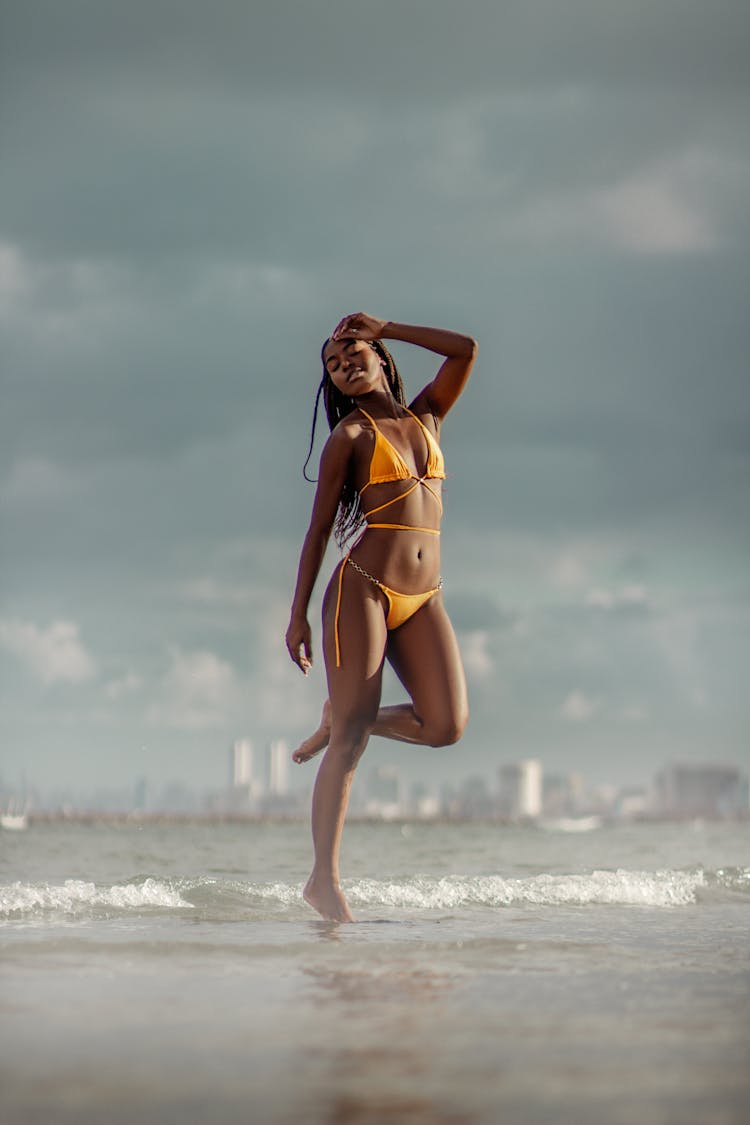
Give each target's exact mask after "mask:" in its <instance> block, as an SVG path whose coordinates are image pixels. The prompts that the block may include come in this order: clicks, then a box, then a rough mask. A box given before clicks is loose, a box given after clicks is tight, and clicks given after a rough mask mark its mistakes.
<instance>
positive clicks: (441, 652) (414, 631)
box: [372, 594, 469, 746]
mask: <svg viewBox="0 0 750 1125" xmlns="http://www.w3.org/2000/svg"><path fill="white" fill-rule="evenodd" d="M387 656H388V660H389V662H390V664H391V665H392V667H393V670H394V671H395V673H396V675H397V676H398V678H399V680H400V681H401V683H402V684H403V686H404V687H405V688H406V691H407V693H408V694H409V696H410V698H411V700H412V702H411V703H410V704H408V703H405V704H399V705H397V706H395V707H381V708H380V710H379V712H378V717H377V721H376V723H375V726H374V727H373V731H372V733H373V734H378V735H380V736H381V737H382V738H393V739H397V740H398V741H400V742H411V743H414V744H416V745H419V746H450V745H452V744H453V743H455V742H457V741H458V740H459V738H460V737H461V735H462V734H463V731H464V728H465V726H466V723H467V721H468V718H469V705H468V697H467V692H466V677H465V675H464V669H463V664H462V662H461V653H460V652H459V648H458V642H457V640H456V634H455V633H454V631H453V626H452V625H451V622H450V618H449V617H448V614H447V613H446V610H445V606H444V605H443V598H442V595H441V594H436V595H435V597H434V598H431V599H430V601H429V602H427V603H426V604H425V605H424V606H422V608H421V609H420V610H418V611H417V613H415V614H414V616H413V617H411V618H409V620H408V621H407V622H406V623H405V624H404V625H401V626H400V628H398V629H395V630H394V631H393V632H392V633H390V634H389V637H388V649H387Z"/></svg>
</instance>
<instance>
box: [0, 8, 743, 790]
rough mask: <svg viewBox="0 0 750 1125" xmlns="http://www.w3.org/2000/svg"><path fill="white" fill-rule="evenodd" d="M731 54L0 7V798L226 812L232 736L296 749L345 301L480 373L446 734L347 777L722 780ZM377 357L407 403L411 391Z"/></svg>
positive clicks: (415, 15) (443, 24) (728, 565)
mask: <svg viewBox="0 0 750 1125" xmlns="http://www.w3.org/2000/svg"><path fill="white" fill-rule="evenodd" d="M749 30H750V12H749V10H748V7H747V4H746V3H743V2H741V0H736V2H735V0H714V2H713V3H711V4H710V5H707V4H705V3H704V2H701V0H649V2H646V0H629V2H627V3H622V2H621V0H620V2H614V0H567V2H566V3H560V2H559V0H506V2H498V0H464V2H463V3H461V4H455V3H451V4H448V3H447V2H445V0H399V2H395V0H380V2H379V3H377V4H375V3H371V4H363V3H358V2H357V0H354V2H353V3H352V2H351V0H349V2H344V0H323V2H321V3H319V4H311V3H302V2H301V0H297V2H296V3H292V2H290V0H273V2H271V0H255V2H253V0H248V2H241V0H214V2H213V3H211V4H208V3H205V2H201V3H198V2H196V0H180V2H178V0H148V2H145V0H131V2H129V3H127V4H116V3H109V2H104V3H102V0H66V2H65V3H64V4H61V3H59V2H57V0H46V2H45V0H24V3H13V2H12V0H2V2H0V43H1V44H2V45H1V46H0V154H1V156H2V192H1V201H0V332H1V334H2V344H1V345H0V347H1V348H2V381H3V389H2V402H3V408H2V412H1V415H0V425H1V426H2V430H1V437H2V440H1V441H0V518H1V520H2V548H1V550H2V587H1V589H0V595H1V597H0V676H1V678H2V711H1V712H0V724H1V725H0V738H1V750H2V765H1V767H0V770H1V774H2V780H3V781H4V783H5V787H6V789H8V788H14V787H17V786H19V785H20V783H21V779H22V776H23V775H24V773H25V774H26V776H27V778H28V779H29V780H30V781H33V782H35V783H36V784H37V785H39V786H40V787H42V789H43V790H50V789H53V788H55V787H64V786H66V785H68V786H70V787H71V788H72V789H73V790H75V791H81V790H88V789H92V788H94V787H96V786H106V785H110V786H128V785H130V784H131V783H132V781H133V779H134V778H136V777H138V776H141V775H146V776H147V777H148V779H149V782H150V783H152V784H153V785H154V786H159V785H161V784H164V783H165V782H166V781H168V780H170V779H178V780H181V781H183V782H185V783H186V784H188V785H191V786H193V785H195V786H204V785H206V786H211V785H221V784H222V783H223V781H224V777H225V772H226V750H227V747H228V745H229V743H230V742H231V740H232V739H233V738H235V737H238V736H242V735H245V736H249V737H251V738H253V740H254V741H255V743H256V745H257V746H258V747H262V746H263V745H264V744H265V743H266V742H267V740H268V739H270V738H273V737H283V738H286V739H287V741H289V742H290V743H294V742H295V740H296V739H298V738H299V737H301V736H302V735H303V734H304V733H305V732H306V729H307V728H308V727H309V726H310V725H311V724H312V723H313V722H314V721H315V720H316V718H317V714H318V711H319V707H320V703H321V701H322V698H323V695H324V680H323V674H322V668H321V667H320V661H319V662H318V666H317V667H316V669H315V673H314V675H312V676H311V677H310V678H309V679H308V680H304V679H303V678H302V677H301V676H300V675H299V672H297V671H296V669H294V668H293V667H292V665H291V664H290V663H289V661H288V657H287V655H286V652H285V650H284V647H283V635H284V631H285V628H286V624H287V618H288V609H289V601H290V596H291V588H292V585H293V581H294V576H295V572H296V565H297V558H298V551H299V546H300V542H301V538H302V535H303V533H304V530H305V527H306V521H307V518H308V514H309V506H310V502H311V499H312V487H311V486H310V485H307V484H306V483H305V482H304V481H303V480H302V477H301V474H300V469H301V464H302V461H303V459H304V454H305V450H306V446H307V440H308V435H309V425H310V417H311V410H312V402H313V394H314V389H315V386H316V384H317V381H318V378H319V371H318V350H319V346H320V341H321V340H322V338H323V337H324V336H325V335H327V333H328V331H329V330H330V328H331V327H332V326H333V325H334V324H335V323H336V321H337V320H338V319H339V318H340V316H342V315H343V314H344V313H347V312H351V311H354V310H356V309H359V308H363V309H366V310H367V311H369V312H372V313H374V314H375V315H378V316H383V317H386V318H390V319H393V320H403V321H411V322H416V323H426V324H437V325H441V326H445V327H450V328H455V329H457V330H459V331H466V332H469V333H472V334H473V335H475V336H476V337H477V338H478V339H479V342H480V347H481V352H480V358H479V361H478V364H477V367H476V370H475V375H474V377H473V380H472V384H471V385H470V387H469V388H468V389H467V391H466V393H465V396H464V398H463V399H462V400H461V402H460V403H459V404H458V406H457V408H456V410H455V413H454V414H453V415H452V416H451V417H450V418H449V420H448V421H447V423H446V425H445V427H444V431H443V437H444V440H443V445H444V450H445V454H446V458H447V463H448V470H449V478H450V479H449V481H448V490H447V501H446V520H445V524H444V532H443V548H444V563H443V573H444V577H445V597H446V604H447V605H448V608H449V611H450V612H451V615H452V617H453V620H454V622H455V625H456V628H457V630H458V631H459V635H460V640H461V644H462V648H463V652H464V657H465V661H466V665H467V670H468V675H469V680H470V692H471V703H472V719H471V723H470V726H469V729H468V731H467V734H466V736H465V739H464V741H463V742H462V743H461V744H460V745H459V746H457V747H454V748H452V749H450V750H448V751H445V752H444V753H443V752H440V751H429V752H428V751H414V750H410V749H408V748H403V747H399V746H397V745H395V744H391V743H386V742H381V741H380V740H378V741H376V742H373V744H372V745H371V747H370V750H369V751H368V754H369V755H372V758H371V759H370V760H371V761H372V762H373V763H374V762H375V761H377V762H378V763H386V762H401V763H404V768H405V772H406V773H407V774H408V776H410V777H414V778H416V777H420V778H421V779H422V780H424V781H427V782H429V781H430V780H431V779H438V780H441V781H442V780H445V779H452V778H453V779H459V778H461V777H463V776H466V775H467V774H470V773H481V774H484V775H485V776H486V777H488V778H489V777H491V776H493V775H494V773H495V770H496V768H497V765H498V763H499V762H501V761H505V760H513V759H515V758H518V757H523V756H528V755H534V756H538V757H540V758H541V759H542V761H543V763H544V765H545V767H546V768H547V769H548V770H550V771H551V772H558V771H568V770H575V771H580V772H583V773H584V774H586V775H587V776H588V777H589V778H591V779H592V780H594V781H605V780H610V781H613V782H637V781H640V780H644V781H648V780H649V779H650V778H651V777H652V776H653V774H654V772H655V771H656V770H657V769H658V768H659V767H660V766H661V765H663V764H664V763H665V762H667V761H670V760H674V759H690V760H709V761H729V762H735V763H738V764H741V765H742V766H743V767H744V768H747V767H748V765H749V764H750V748H749V746H748V731H749V729H750V724H749V722H748V720H749V719H750V698H749V697H750V693H748V691H747V668H748V656H749V655H750V652H749V650H750V645H749V643H748V642H749V641H750V581H749V580H748V573H750V572H749V571H748V567H747V563H748V537H749V529H750V520H749V519H748V516H749V515H750V512H749V511H748V508H749V505H748V497H749V495H750V490H749V487H748V486H749V483H750V482H749V479H748V478H749V476H750V473H749V471H748V470H749V464H748V454H749V450H750V443H749V442H748V416H749V414H750V409H749V405H750V404H749V396H748V381H747V359H748V323H749V319H750V318H748V307H747V306H748V288H749V287H748V282H749V281H750V278H749V277H748V273H749V271H748V247H749V244H750V221H749V220H748V211H747V199H748V198H750V146H749V145H748V132H747V121H748V109H749V108H750V105H749V102H750V97H749V93H750V80H749V77H748V74H749V68H748V32H749ZM394 351H395V352H396V355H397V359H398V361H399V363H400V365H401V368H402V371H403V373H404V377H405V381H406V383H407V386H408V389H409V390H410V391H411V392H412V393H413V394H415V393H416V392H417V391H418V390H419V388H420V386H421V385H422V384H423V383H424V382H425V381H426V380H427V379H428V378H430V377H431V375H432V373H433V370H434V361H433V360H432V359H431V358H430V357H427V356H424V355H420V354H419V353H417V352H416V351H415V350H414V349H410V348H409V347H408V346H406V345H396V346H395V348H394ZM335 558H336V554H335V552H334V550H333V549H332V550H331V552H330V555H329V559H328V560H327V564H326V570H327V571H329V570H330V568H331V566H332V565H333V564H334V562H335ZM322 586H323V581H322V580H321V582H320V584H319V589H318V591H317V592H316V601H315V605H314V607H313V620H314V621H315V623H316V626H317V617H318V607H319V599H320V593H321V591H322ZM318 649H319V644H318ZM387 691H388V699H389V700H393V699H395V698H396V697H397V696H396V695H395V687H394V686H393V684H392V683H389V684H388V686H387ZM301 776H302V771H300V777H301ZM312 776H313V774H312V767H311V768H310V770H309V771H307V773H306V775H305V777H306V780H305V783H306V784H309V781H310V780H311V779H312Z"/></svg>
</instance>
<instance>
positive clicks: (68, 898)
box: [0, 879, 193, 918]
mask: <svg viewBox="0 0 750 1125" xmlns="http://www.w3.org/2000/svg"><path fill="white" fill-rule="evenodd" d="M93 907H113V908H114V909H117V910H133V909H134V908H135V909H138V908H141V907H167V908H169V909H173V908H175V907H180V908H186V909H189V910H191V909H193V906H192V903H189V902H186V901H185V899H183V898H182V897H181V895H180V893H179V891H177V890H175V889H174V887H171V886H170V885H169V884H168V883H165V882H162V881H160V880H158V879H144V880H143V881H142V882H138V883H118V884H115V885H113V886H109V887H97V885H96V884H95V883H90V882H87V881H85V880H83V879H66V880H65V882H64V883H60V884H55V883H11V884H9V885H8V886H3V887H0V917H5V918H9V917H10V918H12V917H14V916H17V915H19V914H21V915H26V914H32V913H40V912H46V911H54V912H56V913H64V914H81V913H86V912H89V911H90V910H91V909H92V908H93Z"/></svg>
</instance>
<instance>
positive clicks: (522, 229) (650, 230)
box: [512, 146, 736, 254]
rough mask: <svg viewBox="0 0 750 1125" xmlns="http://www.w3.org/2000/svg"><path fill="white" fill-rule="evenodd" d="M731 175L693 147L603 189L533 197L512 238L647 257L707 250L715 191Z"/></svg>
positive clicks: (713, 228) (713, 235) (711, 243)
mask: <svg viewBox="0 0 750 1125" xmlns="http://www.w3.org/2000/svg"><path fill="white" fill-rule="evenodd" d="M735 177H736V171H735V168H734V164H733V163H732V162H728V161H722V159H721V158H720V157H718V156H716V155H714V154H713V153H710V152H707V151H705V150H702V149H700V148H698V147H697V146H692V147H691V148H689V149H686V150H684V151H681V152H676V153H672V154H670V155H668V156H665V157H663V158H662V159H660V160H657V161H652V162H650V163H648V164H645V165H643V166H641V167H640V168H636V169H634V170H633V171H632V172H630V173H629V174H627V175H625V176H623V177H621V178H620V179H619V180H617V181H615V182H613V183H611V184H608V185H606V186H605V187H599V186H597V187H591V188H589V189H585V188H583V189H582V188H580V187H579V188H578V190H577V191H576V192H575V194H571V195H566V194H555V195H551V194H548V195H542V196H539V197H538V198H537V199H536V200H531V202H529V203H528V204H527V205H524V206H523V208H522V209H521V211H520V212H519V213H518V214H517V215H516V217H515V219H514V220H513V225H512V234H513V236H515V237H516V238H518V237H521V238H522V239H524V240H526V239H528V240H529V241H530V242H546V243H548V242H550V241H554V240H563V241H564V240H569V239H575V240H576V241H577V242H579V243H580V242H581V241H583V242H588V243H593V244H603V245H609V246H614V247H616V248H619V249H623V250H629V251H634V252H637V253H648V254H659V253H679V252H689V251H700V250H710V249H714V248H715V247H717V246H718V245H719V244H720V242H721V239H720V236H719V232H718V229H717V223H716V219H715V217H714V210H716V208H717V206H718V202H717V201H716V195H717V191H716V189H717V187H718V188H719V191H720V192H721V190H723V185H724V184H725V183H727V184H731V183H732V182H733V180H734V178H735Z"/></svg>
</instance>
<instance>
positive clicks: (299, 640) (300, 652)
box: [286, 617, 312, 675]
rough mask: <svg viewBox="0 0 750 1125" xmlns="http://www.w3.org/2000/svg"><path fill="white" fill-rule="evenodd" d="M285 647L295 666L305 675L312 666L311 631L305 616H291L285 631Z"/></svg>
mask: <svg viewBox="0 0 750 1125" xmlns="http://www.w3.org/2000/svg"><path fill="white" fill-rule="evenodd" d="M286 647H287V651H288V652H289V655H290V656H291V658H292V660H293V661H294V663H295V664H296V665H297V667H298V668H299V669H300V670H301V671H302V672H304V674H305V675H307V673H308V672H309V671H310V669H311V668H312V631H311V629H310V623H309V621H308V620H307V618H306V617H293V618H292V619H291V621H290V622H289V628H288V629H287V631H286Z"/></svg>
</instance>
